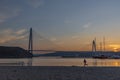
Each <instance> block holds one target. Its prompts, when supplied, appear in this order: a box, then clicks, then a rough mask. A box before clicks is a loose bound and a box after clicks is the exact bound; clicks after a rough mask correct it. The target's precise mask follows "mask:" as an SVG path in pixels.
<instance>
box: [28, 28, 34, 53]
mask: <svg viewBox="0 0 120 80" xmlns="http://www.w3.org/2000/svg"><path fill="white" fill-rule="evenodd" d="M28 52H29V53H32V54H33V34H32V28H30V34H29V44H28Z"/></svg>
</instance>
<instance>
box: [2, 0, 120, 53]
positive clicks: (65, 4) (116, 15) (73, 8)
mask: <svg viewBox="0 0 120 80" xmlns="http://www.w3.org/2000/svg"><path fill="white" fill-rule="evenodd" d="M30 27H32V28H33V30H35V31H36V33H38V34H40V35H42V36H44V37H45V38H47V39H48V40H50V41H51V42H53V43H55V44H57V45H59V46H61V47H62V48H60V47H59V49H60V50H75V51H76V50H77V51H83V50H91V44H92V40H93V39H95V38H96V43H97V50H99V43H100V42H102V41H103V37H105V42H106V50H110V51H120V0H0V45H1V46H3V45H4V44H7V45H9V46H12V44H9V42H14V41H17V42H16V44H19V46H22V47H24V46H25V45H21V43H19V41H22V43H23V44H26V45H27V43H26V42H25V40H27V39H28V37H27V32H28V30H29V28H30ZM48 43H49V42H48ZM41 45H42V44H41Z"/></svg>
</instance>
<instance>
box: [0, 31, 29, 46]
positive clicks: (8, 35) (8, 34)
mask: <svg viewBox="0 0 120 80" xmlns="http://www.w3.org/2000/svg"><path fill="white" fill-rule="evenodd" d="M25 33H26V30H25V29H21V30H18V31H15V30H12V29H6V30H2V31H1V32H0V43H1V44H4V43H6V42H12V41H15V40H26V38H27V36H28V35H27V34H25Z"/></svg>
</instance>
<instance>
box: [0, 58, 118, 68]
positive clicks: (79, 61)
mask: <svg viewBox="0 0 120 80" xmlns="http://www.w3.org/2000/svg"><path fill="white" fill-rule="evenodd" d="M83 60H84V58H60V57H34V58H32V59H0V66H84V63H83ZM86 61H87V64H88V66H107V67H108V66H114V67H119V66H120V59H93V58H86Z"/></svg>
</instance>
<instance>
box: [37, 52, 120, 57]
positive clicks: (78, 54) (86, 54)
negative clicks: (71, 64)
mask: <svg viewBox="0 0 120 80" xmlns="http://www.w3.org/2000/svg"><path fill="white" fill-rule="evenodd" d="M94 55H107V56H111V55H119V56H120V52H110V51H108V52H99V51H98V52H95V53H94V52H92V51H56V52H54V53H47V54H38V55H35V56H59V57H81V58H83V57H87V58H91V57H92V56H94Z"/></svg>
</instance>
